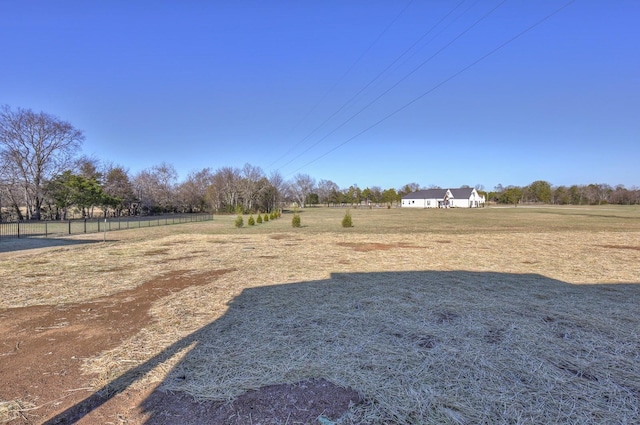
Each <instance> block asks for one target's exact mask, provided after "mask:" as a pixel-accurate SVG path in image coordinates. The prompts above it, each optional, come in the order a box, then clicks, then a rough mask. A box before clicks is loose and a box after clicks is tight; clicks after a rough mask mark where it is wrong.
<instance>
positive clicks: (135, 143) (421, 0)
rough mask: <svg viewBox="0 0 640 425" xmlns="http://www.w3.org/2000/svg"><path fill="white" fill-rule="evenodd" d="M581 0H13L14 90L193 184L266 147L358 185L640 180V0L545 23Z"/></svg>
mask: <svg viewBox="0 0 640 425" xmlns="http://www.w3.org/2000/svg"><path fill="white" fill-rule="evenodd" d="M564 4H565V2H564V1H556V0H553V1H551V0H517V1H516V0H511V1H502V0H493V1H489V0H479V1H477V0H466V1H461V0H446V1H445V0H430V1H426V0H414V1H404V0H402V1H401V0H396V1H391V0H389V1H382V0H368V1H364V0H357V1H348V0H341V1H334V0H325V1H257V0H256V1H252V0H239V1H232V2H222V1H195V0H194V1H177V0H176V1H163V0H159V1H154V2H131V1H108V2H87V1H64V0H61V1H55V2H51V1H41V0H34V1H28V2H27V1H24V2H22V1H20V2H18V1H15V2H13V1H0V52H2V60H1V61H0V64H1V65H0V104H7V105H9V106H11V107H13V108H17V107H21V108H27V109H32V110H34V111H36V112H39V111H44V112H47V113H50V114H53V115H55V116H57V117H59V118H61V119H64V120H66V121H69V122H70V123H72V124H73V125H74V126H75V127H77V128H79V129H81V130H83V131H84V133H85V136H86V141H85V143H84V145H83V153H84V154H86V155H89V156H94V157H97V158H98V159H100V160H103V161H111V162H113V163H115V164H119V165H123V166H125V167H126V168H128V169H129V170H130V171H131V172H132V173H136V172H138V171H140V170H142V169H145V168H148V167H151V166H153V165H156V164H160V163H162V162H167V163H170V164H173V165H174V166H175V168H176V169H177V171H178V172H179V174H180V179H181V180H182V179H184V178H185V177H186V175H187V174H188V173H189V172H190V171H195V170H201V169H202V168H205V167H209V168H211V169H212V170H214V171H215V170H216V169H218V168H220V167H225V166H232V167H242V166H243V165H244V164H245V163H250V164H252V165H255V166H260V167H261V168H262V169H263V170H264V171H265V173H266V174H269V173H270V172H271V171H274V170H278V171H279V172H280V173H281V174H282V175H283V176H284V177H285V178H287V179H290V178H292V177H293V176H294V175H295V174H296V173H304V174H309V175H311V176H312V177H314V178H315V179H317V180H320V179H328V180H333V181H334V182H336V183H337V184H338V185H339V186H340V187H348V186H350V185H352V184H358V185H359V186H360V187H362V188H364V187H367V186H380V187H382V188H383V189H384V188H390V187H394V188H399V187H401V186H402V185H404V184H406V183H410V182H417V183H419V184H421V185H423V186H430V185H438V186H443V187H456V186H460V185H464V184H467V185H472V186H473V185H476V184H482V185H484V187H485V188H486V189H492V188H493V187H494V186H495V185H497V184H498V183H501V184H503V185H505V186H506V185H510V184H513V185H526V184H529V183H531V182H533V181H535V180H539V179H544V180H548V181H550V182H551V183H552V184H554V185H561V184H565V185H568V184H588V183H609V184H612V185H616V184H624V185H626V186H627V187H631V186H636V185H640V173H639V172H638V160H639V158H640V26H639V25H638V21H639V20H640V2H638V1H637V0H616V1H605V0H576V1H575V2H572V3H571V4H569V5H568V6H567V7H566V8H564V9H562V10H561V11H559V12H558V13H556V14H554V15H553V16H551V17H549V18H548V19H547V20H545V21H544V22H542V23H540V24H539V25H537V26H534V27H533V28H531V26H533V25H535V24H536V23H537V22H539V21H541V20H542V19H543V18H545V17H546V16H548V15H550V14H552V13H553V12H554V11H556V10H557V9H559V8H560V7H561V6H562V5H564ZM529 28H531V29H529ZM527 29H529V30H528V31H527ZM523 31H525V32H524V34H522V35H521V36H520V37H517V38H515V39H513V38H514V37H515V36H517V35H518V34H520V33H522V32H523ZM505 43H506V44H505ZM501 46H502V47H501ZM487 55H488V56H487Z"/></svg>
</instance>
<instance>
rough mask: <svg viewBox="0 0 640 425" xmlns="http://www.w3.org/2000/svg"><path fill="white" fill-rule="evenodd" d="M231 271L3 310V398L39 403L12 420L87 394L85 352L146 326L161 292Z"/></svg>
mask: <svg viewBox="0 0 640 425" xmlns="http://www.w3.org/2000/svg"><path fill="white" fill-rule="evenodd" d="M230 271H233V270H231V269H224V270H216V271H213V272H211V271H209V272H204V273H194V272H191V271H189V270H178V271H173V272H170V273H167V274H165V275H161V276H159V277H157V278H155V279H152V280H150V281H148V282H146V283H144V284H143V285H141V286H139V287H137V288H134V289H131V290H128V291H123V292H120V293H118V294H115V295H112V296H110V297H104V298H98V299H95V300H92V301H90V302H87V303H83V304H62V305H54V306H52V305H40V306H31V307H21V308H12V309H4V310H0V341H1V342H0V359H1V360H2V361H0V401H12V400H17V401H19V402H20V403H22V404H25V405H33V406H36V408H34V409H32V410H28V411H24V412H21V414H22V417H21V418H18V419H16V420H14V421H12V422H11V423H42V422H43V421H44V420H45V419H46V418H49V417H52V416H54V415H56V414H57V413H59V412H61V411H64V410H65V409H67V408H69V407H71V406H73V405H74V404H75V403H77V402H79V401H81V400H82V399H84V398H85V397H87V395H88V394H91V393H92V392H93V388H91V387H90V385H89V382H90V380H91V378H92V377H91V376H89V375H82V374H81V370H80V368H81V365H82V360H83V359H84V358H87V357H90V356H94V355H96V354H98V353H100V352H102V351H105V350H109V349H111V348H114V347H116V346H118V345H119V344H120V343H121V342H122V341H124V340H126V339H127V338H129V337H131V336H132V335H134V334H136V333H137V332H138V331H139V330H140V329H141V328H143V327H145V326H147V325H148V324H149V323H150V321H151V320H152V318H151V316H150V315H149V309H150V307H151V304H152V303H153V302H154V301H156V300H158V299H159V298H162V297H165V296H167V295H169V294H170V293H171V292H175V291H179V290H182V289H185V288H187V287H190V286H200V285H206V284H209V283H211V282H212V280H214V279H216V278H218V277H220V276H222V275H223V274H225V273H228V272H230ZM5 419H6V418H5ZM0 421H2V418H0ZM59 423H65V422H64V421H63V422H59Z"/></svg>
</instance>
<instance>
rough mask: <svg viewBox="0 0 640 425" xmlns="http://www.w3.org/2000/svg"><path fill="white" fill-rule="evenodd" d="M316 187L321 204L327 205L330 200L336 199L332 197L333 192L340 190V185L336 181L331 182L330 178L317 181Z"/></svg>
mask: <svg viewBox="0 0 640 425" xmlns="http://www.w3.org/2000/svg"><path fill="white" fill-rule="evenodd" d="M317 189H318V198H319V200H320V202H321V203H323V204H327V206H329V204H330V203H331V202H332V201H333V202H335V201H336V199H334V197H333V194H334V193H337V192H339V191H340V187H339V186H338V185H337V184H336V183H334V182H332V181H331V180H324V179H322V180H320V181H319V182H318V188H317Z"/></svg>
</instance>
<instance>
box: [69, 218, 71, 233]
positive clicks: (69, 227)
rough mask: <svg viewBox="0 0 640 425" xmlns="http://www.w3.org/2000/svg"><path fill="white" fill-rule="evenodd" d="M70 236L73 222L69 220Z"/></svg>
mask: <svg viewBox="0 0 640 425" xmlns="http://www.w3.org/2000/svg"><path fill="white" fill-rule="evenodd" d="M69 234H71V220H69Z"/></svg>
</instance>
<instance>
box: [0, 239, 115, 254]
mask: <svg viewBox="0 0 640 425" xmlns="http://www.w3.org/2000/svg"><path fill="white" fill-rule="evenodd" d="M96 242H102V240H99V239H98V240H86V239H66V238H0V253H2V252H17V251H25V250H30V249H37V248H53V247H59V246H68V245H79V244H89V243H96ZM109 242H113V240H111V241H109Z"/></svg>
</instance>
